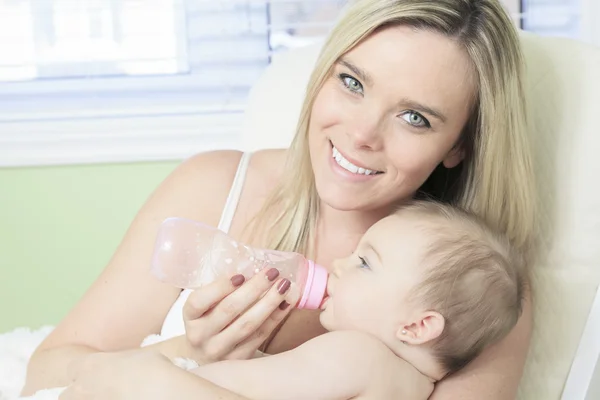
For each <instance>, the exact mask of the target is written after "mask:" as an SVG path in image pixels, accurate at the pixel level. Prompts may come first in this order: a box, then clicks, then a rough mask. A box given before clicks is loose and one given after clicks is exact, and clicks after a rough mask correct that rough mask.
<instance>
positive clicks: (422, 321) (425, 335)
mask: <svg viewBox="0 0 600 400" xmlns="http://www.w3.org/2000/svg"><path fill="white" fill-rule="evenodd" d="M445 323H446V322H445V319H444V317H443V316H442V314H440V313H438V312H435V311H426V312H425V313H424V314H421V316H420V318H419V319H418V320H417V321H415V322H413V323H411V324H406V325H404V326H402V327H401V328H400V329H398V332H396V337H397V338H398V339H399V340H400V341H402V342H403V343H405V344H413V345H416V344H424V343H427V342H430V341H432V340H434V339H436V338H438V337H439V336H440V335H441V334H442V332H443V331H444V326H445Z"/></svg>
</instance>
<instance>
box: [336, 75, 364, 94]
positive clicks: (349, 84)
mask: <svg viewBox="0 0 600 400" xmlns="http://www.w3.org/2000/svg"><path fill="white" fill-rule="evenodd" d="M339 77H340V79H341V81H342V83H343V84H344V86H346V88H348V89H349V90H350V91H351V92H353V93H357V94H362V92H363V86H362V83H360V82H359V81H358V80H356V79H355V78H353V77H352V76H350V75H348V74H340V75H339Z"/></svg>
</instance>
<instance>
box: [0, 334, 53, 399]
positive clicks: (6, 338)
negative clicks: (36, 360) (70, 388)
mask: <svg viewBox="0 0 600 400" xmlns="http://www.w3.org/2000/svg"><path fill="white" fill-rule="evenodd" d="M52 329H54V327H52V326H44V327H42V328H40V329H37V330H31V329H29V328H17V329H15V330H13V331H11V332H7V333H3V334H0V400H14V399H19V398H20V397H19V394H20V392H21V388H22V387H23V385H24V384H25V371H26V368H27V361H28V360H29V357H31V354H32V353H33V351H34V350H35V348H36V347H37V346H38V345H39V344H40V342H41V341H42V340H43V339H44V338H45V337H46V336H47V335H48V334H49V333H50V332H51V331H52ZM57 396H58V391H57V390H48V391H42V392H39V393H38V394H37V395H36V397H35V398H36V399H39V400H46V399H53V400H54V399H56V398H57Z"/></svg>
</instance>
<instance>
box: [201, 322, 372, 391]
mask: <svg viewBox="0 0 600 400" xmlns="http://www.w3.org/2000/svg"><path fill="white" fill-rule="evenodd" d="M383 351H384V350H383V344H381V343H380V342H378V341H377V340H375V339H374V338H372V337H370V336H367V335H365V334H362V333H359V332H330V333H327V334H324V335H322V336H319V337H317V338H315V339H312V340H310V341H308V342H306V343H305V344H303V345H302V346H300V347H298V348H296V349H294V350H290V351H287V352H285V353H281V354H276V355H270V356H268V357H264V358H257V359H251V360H230V361H221V362H218V363H213V364H207V365H203V366H201V367H199V368H197V369H195V370H192V372H193V373H194V374H196V375H199V376H201V377H203V378H205V379H207V380H209V381H211V382H213V383H215V384H217V385H219V386H221V387H223V388H225V389H228V390H231V391H233V392H236V393H238V394H240V395H242V396H245V397H248V398H250V399H260V400H270V399H273V400H296V399H298V400H306V399H351V398H354V397H356V396H360V395H363V394H364V393H365V391H366V390H367V387H368V385H369V384H370V377H371V376H372V375H373V374H376V373H377V371H378V368H381V367H377V365H376V364H378V363H376V362H375V360H379V359H380V355H381V354H383Z"/></svg>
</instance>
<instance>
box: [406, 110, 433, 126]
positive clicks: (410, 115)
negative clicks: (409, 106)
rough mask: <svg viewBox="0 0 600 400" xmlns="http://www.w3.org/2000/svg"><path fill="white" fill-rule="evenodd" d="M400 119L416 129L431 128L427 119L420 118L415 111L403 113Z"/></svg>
mask: <svg viewBox="0 0 600 400" xmlns="http://www.w3.org/2000/svg"><path fill="white" fill-rule="evenodd" d="M402 119H404V120H405V121H406V122H408V123H409V124H410V125H412V126H414V127H416V128H430V127H431V124H430V123H429V121H428V120H427V118H425V117H424V116H422V115H421V114H419V113H418V112H416V111H407V112H405V113H404V114H402Z"/></svg>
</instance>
